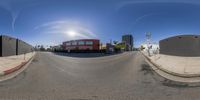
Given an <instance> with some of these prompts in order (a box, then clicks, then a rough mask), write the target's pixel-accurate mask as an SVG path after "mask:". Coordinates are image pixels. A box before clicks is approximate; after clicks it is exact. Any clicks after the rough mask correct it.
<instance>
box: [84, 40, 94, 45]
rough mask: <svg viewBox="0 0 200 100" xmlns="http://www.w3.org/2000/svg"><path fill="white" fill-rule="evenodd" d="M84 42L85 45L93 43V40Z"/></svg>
mask: <svg viewBox="0 0 200 100" xmlns="http://www.w3.org/2000/svg"><path fill="white" fill-rule="evenodd" d="M85 44H86V45H93V42H92V41H87V42H86V43H85Z"/></svg>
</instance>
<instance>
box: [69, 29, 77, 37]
mask: <svg viewBox="0 0 200 100" xmlns="http://www.w3.org/2000/svg"><path fill="white" fill-rule="evenodd" d="M67 34H68V35H69V36H70V37H74V36H76V35H77V32H76V31H74V30H70V31H67Z"/></svg>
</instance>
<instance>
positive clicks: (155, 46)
mask: <svg viewBox="0 0 200 100" xmlns="http://www.w3.org/2000/svg"><path fill="white" fill-rule="evenodd" d="M141 47H142V48H143V49H142V51H144V52H148V47H149V53H150V54H157V53H159V44H156V43H152V44H149V45H148V44H142V45H141Z"/></svg>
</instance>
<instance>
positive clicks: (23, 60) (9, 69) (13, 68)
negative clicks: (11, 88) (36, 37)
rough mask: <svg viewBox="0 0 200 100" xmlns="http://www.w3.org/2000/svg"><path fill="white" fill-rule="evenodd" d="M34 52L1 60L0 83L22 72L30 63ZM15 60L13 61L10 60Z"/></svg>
mask: <svg viewBox="0 0 200 100" xmlns="http://www.w3.org/2000/svg"><path fill="white" fill-rule="evenodd" d="M35 55H36V52H31V53H26V54H22V55H17V56H9V57H2V58H1V61H3V62H1V64H2V65H1V66H0V81H5V80H8V79H11V78H13V77H16V76H17V75H18V74H20V73H21V72H23V71H24V70H25V69H26V68H27V67H28V65H29V64H30V62H31V61H32V60H33V59H34V57H35ZM12 58H15V59H12Z"/></svg>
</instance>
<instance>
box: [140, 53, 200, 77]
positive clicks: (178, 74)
mask: <svg viewBox="0 0 200 100" xmlns="http://www.w3.org/2000/svg"><path fill="white" fill-rule="evenodd" d="M140 53H142V52H141V51H140ZM142 55H143V56H144V57H145V58H146V59H147V60H148V61H149V62H150V63H151V64H152V65H153V66H155V67H156V68H158V69H159V70H162V71H163V72H165V73H168V74H171V75H173V76H178V77H182V78H194V77H200V74H189V75H188V74H180V73H175V72H172V71H169V70H166V69H164V68H162V67H161V66H160V65H158V64H156V63H154V62H153V61H152V60H151V59H150V58H149V57H147V56H146V55H145V54H143V53H142Z"/></svg>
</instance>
